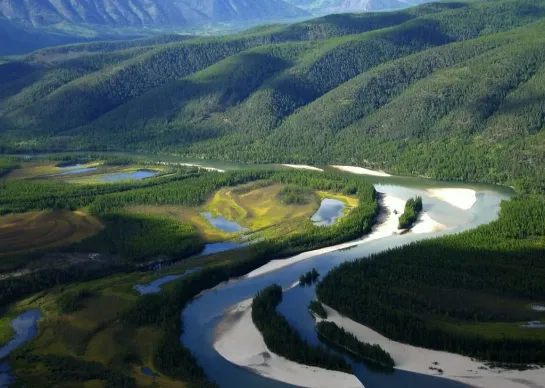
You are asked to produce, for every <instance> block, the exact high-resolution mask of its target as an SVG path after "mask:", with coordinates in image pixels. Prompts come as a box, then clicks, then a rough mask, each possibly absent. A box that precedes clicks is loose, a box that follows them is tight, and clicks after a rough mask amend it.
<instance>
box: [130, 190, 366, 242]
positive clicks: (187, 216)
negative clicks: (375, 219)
mask: <svg viewBox="0 0 545 388" xmlns="http://www.w3.org/2000/svg"><path fill="white" fill-rule="evenodd" d="M284 187H286V185H283V184H267V182H265V181H258V182H251V183H248V184H245V185H240V186H237V187H228V188H223V189H220V190H218V191H217V192H216V193H214V195H212V196H211V198H210V199H209V200H208V201H207V202H206V203H205V204H204V205H203V206H201V207H197V208H187V207H182V206H148V205H141V206H131V207H128V208H126V209H125V210H127V211H129V212H131V213H140V214H146V215H151V216H158V217H168V218H171V219H175V220H177V221H180V222H184V223H188V224H191V225H193V226H194V227H196V228H197V230H198V231H199V234H200V235H201V237H202V238H203V239H204V241H206V242H217V241H225V240H233V239H236V238H237V237H238V236H239V234H238V233H225V232H223V231H221V230H219V229H216V228H215V227H213V226H212V225H210V223H208V221H206V219H205V218H204V217H203V216H202V215H201V213H202V212H210V213H212V214H213V215H214V216H222V217H224V218H226V219H228V220H232V221H235V222H237V223H238V224H240V225H241V226H244V227H246V228H248V229H249V230H250V231H252V232H255V233H257V236H259V237H267V238H272V237H275V236H281V235H289V234H291V233H295V232H296V231H297V230H300V229H301V227H302V226H303V225H304V224H306V223H308V222H310V221H309V220H310V218H311V217H312V215H313V214H314V213H315V212H316V210H318V207H319V205H320V204H319V201H318V199H323V198H334V199H339V200H341V201H343V202H344V203H346V204H347V207H346V209H345V213H348V212H349V211H350V209H351V208H353V207H356V206H358V200H357V198H355V197H351V196H347V195H342V194H337V193H331V192H326V191H319V192H317V194H318V196H317V198H315V199H314V198H313V199H312V200H311V201H310V202H309V203H305V204H294V205H287V204H283V203H282V202H281V201H280V199H279V194H280V191H281V190H282V188H284ZM257 236H256V237H257Z"/></svg>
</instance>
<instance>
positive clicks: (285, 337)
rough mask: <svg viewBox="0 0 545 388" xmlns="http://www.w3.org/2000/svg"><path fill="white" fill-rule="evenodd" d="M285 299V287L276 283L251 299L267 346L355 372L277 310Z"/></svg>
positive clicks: (295, 357)
mask: <svg viewBox="0 0 545 388" xmlns="http://www.w3.org/2000/svg"><path fill="white" fill-rule="evenodd" d="M280 302H282V287H280V286H279V285H278V284H273V285H271V286H269V287H267V288H265V289H263V290H261V291H260V292H259V293H258V294H257V295H256V296H255V297H254V300H253V302H252V320H253V322H254V324H255V326H256V327H257V329H258V330H259V331H260V332H261V334H262V335H263V339H264V340H265V344H266V345H267V349H269V350H271V351H272V352H273V353H275V354H278V355H280V356H282V357H285V358H287V359H288V360H291V361H294V362H297V363H299V364H303V365H310V366H317V367H320V368H325V369H330V370H339V371H341V372H348V373H351V372H352V368H351V367H350V365H348V364H347V362H346V361H345V360H344V358H342V357H341V356H339V355H337V354H334V353H332V352H330V351H328V350H327V349H326V348H324V347H320V346H312V345H309V344H308V343H307V342H306V341H305V340H304V339H302V338H301V336H300V335H299V333H298V332H297V331H296V330H294V329H293V328H292V327H291V326H290V324H289V323H288V321H287V320H286V318H284V316H283V315H282V314H280V313H279V312H277V311H276V306H278V305H279V304H280Z"/></svg>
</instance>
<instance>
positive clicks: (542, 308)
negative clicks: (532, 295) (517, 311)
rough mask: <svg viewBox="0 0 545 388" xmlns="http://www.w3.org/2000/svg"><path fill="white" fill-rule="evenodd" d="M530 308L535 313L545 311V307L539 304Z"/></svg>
mask: <svg viewBox="0 0 545 388" xmlns="http://www.w3.org/2000/svg"><path fill="white" fill-rule="evenodd" d="M530 308H531V309H532V310H535V311H545V306H542V305H539V304H533V305H531V306H530Z"/></svg>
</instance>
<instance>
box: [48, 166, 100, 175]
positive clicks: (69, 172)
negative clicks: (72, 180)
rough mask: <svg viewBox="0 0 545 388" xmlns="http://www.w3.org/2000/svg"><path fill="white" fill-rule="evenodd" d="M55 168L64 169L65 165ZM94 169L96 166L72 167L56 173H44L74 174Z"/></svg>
mask: <svg viewBox="0 0 545 388" xmlns="http://www.w3.org/2000/svg"><path fill="white" fill-rule="evenodd" d="M57 168H59V169H63V170H64V169H66V167H57ZM96 169H97V168H96V167H83V168H74V169H71V170H68V171H63V172H58V173H55V174H51V175H46V176H63V175H76V174H83V173H85V172H90V171H95V170H96Z"/></svg>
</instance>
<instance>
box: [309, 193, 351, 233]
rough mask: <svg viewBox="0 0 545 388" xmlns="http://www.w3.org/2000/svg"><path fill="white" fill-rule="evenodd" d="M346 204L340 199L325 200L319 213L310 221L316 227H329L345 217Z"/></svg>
mask: <svg viewBox="0 0 545 388" xmlns="http://www.w3.org/2000/svg"><path fill="white" fill-rule="evenodd" d="M344 206H345V204H344V202H343V201H339V200H338V199H332V198H325V199H323V200H322V203H321V204H320V208H319V209H318V211H317V212H316V213H315V214H314V215H313V216H312V218H311V219H310V220H311V221H312V222H313V223H314V225H316V226H329V225H333V224H334V223H335V220H337V218H339V217H340V216H342V215H343V210H344Z"/></svg>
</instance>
